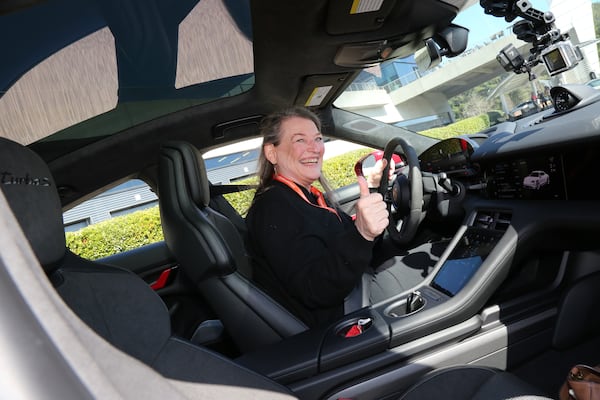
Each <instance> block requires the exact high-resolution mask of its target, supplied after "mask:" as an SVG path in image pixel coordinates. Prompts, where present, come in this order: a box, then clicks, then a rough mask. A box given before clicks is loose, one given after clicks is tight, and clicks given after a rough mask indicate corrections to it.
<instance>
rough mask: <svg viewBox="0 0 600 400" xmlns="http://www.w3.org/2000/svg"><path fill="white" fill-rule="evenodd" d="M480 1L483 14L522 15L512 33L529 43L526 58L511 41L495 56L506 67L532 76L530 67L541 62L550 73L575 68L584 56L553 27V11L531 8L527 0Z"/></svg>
mask: <svg viewBox="0 0 600 400" xmlns="http://www.w3.org/2000/svg"><path fill="white" fill-rule="evenodd" d="M479 4H480V5H481V7H483V9H484V12H485V13H486V14H490V15H493V16H495V17H503V18H504V19H505V20H506V22H512V21H513V20H514V19H515V18H517V17H521V18H523V19H522V20H519V21H517V22H516V23H515V24H514V25H513V33H514V34H515V35H516V36H517V39H520V40H523V41H525V42H527V43H531V45H532V47H531V50H530V55H529V56H528V57H527V59H525V58H524V57H523V56H522V55H521V54H520V53H519V51H518V50H517V48H516V47H515V46H514V45H512V44H510V45H508V46H506V47H504V48H503V49H502V50H501V51H500V53H499V54H498V56H497V57H496V59H497V60H498V62H499V63H500V65H502V67H503V68H504V69H505V70H506V71H514V72H515V73H517V74H521V73H527V74H529V80H533V79H535V78H536V76H535V74H534V73H533V72H532V68H533V67H535V66H536V65H538V64H540V63H541V62H543V63H544V64H545V66H546V70H547V71H548V74H550V76H553V75H556V74H559V73H561V72H564V71H567V70H570V69H571V68H574V67H575V66H576V65H577V64H578V63H579V61H581V60H582V59H583V56H582V55H581V52H580V50H579V48H578V47H575V46H573V44H572V43H571V41H570V40H569V36H568V35H567V34H561V33H560V30H559V29H558V28H556V26H555V24H554V21H555V19H554V14H552V12H550V11H546V12H543V11H539V10H536V9H534V8H533V6H532V5H531V3H530V2H529V1H528V0H505V1H496V0H480V2H479Z"/></svg>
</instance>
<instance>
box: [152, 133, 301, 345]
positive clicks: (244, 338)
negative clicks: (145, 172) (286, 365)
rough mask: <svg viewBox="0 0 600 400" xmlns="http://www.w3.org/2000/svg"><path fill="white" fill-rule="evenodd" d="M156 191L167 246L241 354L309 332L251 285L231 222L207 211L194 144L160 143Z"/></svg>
mask: <svg viewBox="0 0 600 400" xmlns="http://www.w3.org/2000/svg"><path fill="white" fill-rule="evenodd" d="M158 190H159V196H158V197H159V204H160V212H161V223H162V227H163V232H164V236H165V242H166V243H167V246H168V247H169V249H170V251H171V252H172V253H173V255H174V256H175V258H176V259H177V260H178V262H179V263H180V265H181V268H182V270H183V271H184V273H186V274H187V275H188V276H189V278H190V279H192V281H193V282H194V283H195V284H196V285H197V286H198V288H199V290H200V292H201V294H202V295H203V296H204V297H205V299H206V300H207V302H208V303H209V304H210V305H211V307H212V308H213V310H214V311H215V312H216V313H217V315H218V317H219V318H220V319H221V321H222V323H223V325H224V326H225V329H226V330H227V331H228V333H229V334H230V336H231V337H232V339H233V340H234V342H235V343H236V344H237V346H238V347H239V349H240V351H242V352H246V351H249V350H253V349H255V348H257V347H260V346H262V345H266V344H271V343H275V342H278V341H280V340H281V339H283V338H286V337H290V336H292V335H295V334H297V333H300V332H303V331H305V330H306V329H307V326H306V325H305V324H304V323H303V322H302V321H301V320H300V319H298V318H297V317H295V316H294V315H293V314H292V313H291V312H289V311H288V310H286V309H285V308H284V307H282V306H281V305H280V304H279V303H277V302H276V301H275V300H273V299H272V298H271V297H270V296H268V295H267V294H266V293H264V292H263V291H262V290H260V288H258V287H257V286H256V285H255V284H254V283H253V282H252V281H251V268H250V263H249V260H248V257H247V255H246V251H245V247H244V243H243V240H242V237H241V236H240V234H239V232H238V230H237V229H236V228H235V226H234V225H233V223H232V222H231V221H229V220H228V219H227V218H226V217H224V216H223V215H222V214H220V213H218V212H216V211H215V210H213V209H212V208H211V207H210V206H209V201H210V192H209V181H208V176H207V174H206V168H205V166H204V161H203V160H202V157H201V155H200V153H199V152H198V150H197V149H196V148H195V147H194V146H193V145H191V144H190V143H188V142H184V141H171V142H167V143H165V144H163V146H162V147H161V151H160V163H159V184H158Z"/></svg>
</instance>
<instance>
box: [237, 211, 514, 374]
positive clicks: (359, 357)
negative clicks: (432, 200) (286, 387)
mask: <svg viewBox="0 0 600 400" xmlns="http://www.w3.org/2000/svg"><path fill="white" fill-rule="evenodd" d="M510 223H511V214H510V212H507V211H504V210H477V211H475V212H474V213H473V214H472V215H471V216H470V217H469V219H468V220H467V223H466V224H465V225H463V226H462V227H461V229H460V230H459V231H458V232H457V234H456V236H455V237H454V239H453V240H452V241H451V243H450V245H449V246H448V248H446V250H445V252H444V254H442V256H441V258H440V260H439V261H438V263H437V265H436V267H435V268H434V270H433V272H432V273H431V274H430V276H429V277H428V278H426V279H425V280H424V281H423V282H422V284H421V285H419V286H418V287H416V288H414V289H413V290H411V291H410V292H408V293H404V294H399V295H398V296H397V297H395V298H392V299H390V301H388V302H383V303H379V304H376V305H373V306H371V307H366V308H363V309H361V310H358V311H356V312H354V313H352V314H349V315H346V316H345V317H344V318H343V319H342V320H341V321H339V322H338V323H336V324H333V325H332V326H330V327H328V328H324V329H322V330H318V329H311V330H310V331H307V332H305V333H302V334H300V335H296V336H294V337H292V338H290V339H286V340H284V341H282V342H281V343H278V344H276V345H274V346H269V347H268V348H267V349H261V351H260V352H257V353H254V354H252V353H251V354H246V355H243V356H242V357H240V358H239V359H238V361H239V362H240V363H241V364H244V365H246V366H248V367H250V368H251V369H254V370H256V371H259V372H261V373H263V374H265V375H267V376H270V377H271V378H273V379H275V380H278V381H279V382H281V383H283V384H289V383H291V382H298V380H302V379H307V378H309V377H314V376H315V375H319V374H327V373H329V372H328V371H334V370H336V369H340V368H343V369H346V368H351V365H352V363H353V362H357V361H364V360H366V359H369V360H372V362H374V363H377V362H381V363H382V365H384V364H385V363H389V362H390V358H400V357H407V356H409V355H410V354H411V353H412V354H415V353H416V352H418V351H420V349H421V350H422V348H421V347H419V345H418V342H419V341H418V340H417V339H422V338H424V337H427V336H428V335H431V337H429V338H428V339H427V340H426V341H425V342H424V343H425V344H424V345H425V346H432V345H433V344H435V343H446V342H449V341H456V340H459V339H460V338H462V337H465V336H466V335H469V334H471V333H473V332H475V331H477V330H478V329H479V328H480V327H481V321H480V319H479V318H477V317H476V315H477V313H478V311H479V310H480V309H481V307H482V306H483V305H484V302H485V301H486V300H487V298H488V297H489V294H490V293H491V292H493V290H495V289H496V288H495V287H492V285H494V282H497V281H498V279H496V278H497V277H498V275H499V274H502V273H504V272H502V270H505V268H504V267H505V266H506V265H507V263H509V261H508V257H506V254H503V252H504V251H505V250H504V248H510V246H505V245H501V246H498V244H499V243H500V242H501V241H503V240H510V239H506V238H505V236H506V232H507V231H508V228H509V226H510ZM434 336H435V337H434ZM390 349H395V351H393V352H391V353H390V352H388V350H390ZM399 349H402V351H399Z"/></svg>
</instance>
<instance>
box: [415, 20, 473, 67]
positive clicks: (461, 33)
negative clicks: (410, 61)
mask: <svg viewBox="0 0 600 400" xmlns="http://www.w3.org/2000/svg"><path fill="white" fill-rule="evenodd" d="M468 40H469V30H468V29H467V28H465V27H462V26H460V25H455V24H451V25H449V26H447V27H446V28H444V29H442V30H441V31H440V32H438V33H436V34H435V35H433V37H431V38H429V39H426V40H425V46H424V47H423V48H421V49H419V50H417V52H415V62H416V63H417V67H418V68H419V71H421V72H424V71H427V70H429V69H431V68H434V67H436V66H437V65H438V64H439V63H440V62H441V61H442V57H443V56H446V57H456V56H457V55H459V54H461V53H462V52H463V51H465V50H466V48H467V43H468Z"/></svg>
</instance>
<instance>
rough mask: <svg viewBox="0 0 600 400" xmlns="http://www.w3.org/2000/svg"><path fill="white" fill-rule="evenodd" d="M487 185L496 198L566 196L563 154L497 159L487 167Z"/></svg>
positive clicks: (492, 196) (562, 197)
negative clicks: (500, 160) (506, 159)
mask: <svg viewBox="0 0 600 400" xmlns="http://www.w3.org/2000/svg"><path fill="white" fill-rule="evenodd" d="M486 183H487V185H486V187H487V193H488V195H489V197H491V198H493V199H539V200H542V199H543V200H550V199H553V200H563V199H565V184H564V179H563V171H562V163H561V158H560V156H557V155H550V156H546V157H538V158H522V159H514V160H510V161H504V162H498V163H496V164H495V165H493V166H492V167H491V168H488V169H487V170H486Z"/></svg>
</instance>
